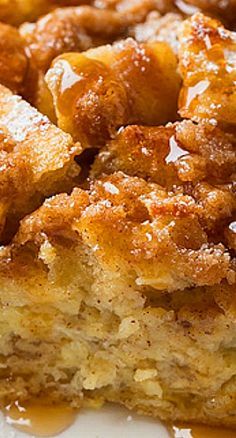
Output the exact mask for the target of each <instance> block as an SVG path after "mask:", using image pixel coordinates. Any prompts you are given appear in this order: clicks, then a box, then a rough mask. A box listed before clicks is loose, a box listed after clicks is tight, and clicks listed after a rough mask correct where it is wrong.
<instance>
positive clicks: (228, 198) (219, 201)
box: [90, 120, 236, 239]
mask: <svg viewBox="0 0 236 438" xmlns="http://www.w3.org/2000/svg"><path fill="white" fill-rule="evenodd" d="M235 166H236V144H235V137H234V135H232V134H226V133H224V132H223V131H221V130H220V129H219V128H214V127H211V126H207V125H204V124H198V125H195V124H194V123H193V122H191V121H190V120H189V121H182V122H177V123H175V124H168V125H167V126H166V127H150V128H148V127H143V126H128V127H126V128H125V129H123V130H122V131H121V132H120V133H119V134H118V135H117V137H116V138H115V139H114V140H112V141H110V142H109V143H108V144H107V145H106V146H105V147H104V148H102V149H101V151H100V152H99V154H98V156H97V157H96V159H95V162H94V164H93V166H92V169H91V172H90V176H91V177H92V178H96V177H98V176H99V175H101V174H103V173H105V174H112V173H113V172H116V171H119V170H121V171H123V172H125V173H127V174H128V175H131V176H139V177H141V178H144V179H146V180H147V181H152V182H155V183H157V184H160V185H162V186H164V187H167V188H169V190H171V189H174V190H176V188H177V187H182V188H181V190H183V192H184V193H186V194H190V195H192V196H193V197H194V199H195V200H196V201H197V203H198V205H199V217H200V221H201V223H202V225H203V226H204V228H205V229H207V230H208V232H210V233H211V234H213V235H218V237H219V236H220V235H221V237H220V238H221V239H222V229H223V226H224V223H226V222H227V221H229V220H230V218H231V216H232V214H233V213H234V212H235V211H236V197H235V193H234V190H235V189H234V185H235V174H234V170H235Z"/></svg>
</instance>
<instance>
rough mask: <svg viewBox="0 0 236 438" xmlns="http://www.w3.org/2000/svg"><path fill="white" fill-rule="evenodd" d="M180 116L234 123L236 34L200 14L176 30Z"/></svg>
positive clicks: (196, 119) (209, 121)
mask: <svg viewBox="0 0 236 438" xmlns="http://www.w3.org/2000/svg"><path fill="white" fill-rule="evenodd" d="M179 39H180V48H179V58H180V63H179V68H180V73H181V75H182V78H183V88H182V90H181V93H180V97H179V108H180V114H181V116H182V117H186V118H192V119H193V120H195V121H199V120H202V119H203V120H205V121H207V122H208V123H210V124H213V125H216V124H217V123H220V124H221V125H226V126H228V125H235V124H236V87H235V80H236V60H235V50H236V35H235V33H233V32H230V31H228V30H226V29H225V28H224V27H223V26H222V24H221V23H219V22H218V21H216V20H213V19H211V18H209V17H207V16H204V15H202V14H195V15H194V16H192V17H191V18H190V19H189V20H187V21H185V22H184V23H183V25H182V27H181V30H180V33H179Z"/></svg>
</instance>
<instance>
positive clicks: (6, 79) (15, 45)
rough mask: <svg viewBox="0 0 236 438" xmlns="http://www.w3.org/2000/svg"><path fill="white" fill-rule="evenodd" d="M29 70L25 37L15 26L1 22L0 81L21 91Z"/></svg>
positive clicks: (15, 90)
mask: <svg viewBox="0 0 236 438" xmlns="http://www.w3.org/2000/svg"><path fill="white" fill-rule="evenodd" d="M27 72H28V59H27V55H26V50H25V46H24V41H23V38H21V36H20V34H19V32H18V30H17V29H15V28H14V27H11V26H8V25H7V24H3V23H0V83H1V84H3V85H5V86H6V87H8V88H10V89H11V90H12V91H14V92H15V93H21V92H22V91H23V85H24V81H25V79H26V75H27Z"/></svg>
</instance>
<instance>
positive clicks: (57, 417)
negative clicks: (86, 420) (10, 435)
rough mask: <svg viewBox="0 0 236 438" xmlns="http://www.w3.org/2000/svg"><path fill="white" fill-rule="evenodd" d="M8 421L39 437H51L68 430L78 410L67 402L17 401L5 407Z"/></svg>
mask: <svg viewBox="0 0 236 438" xmlns="http://www.w3.org/2000/svg"><path fill="white" fill-rule="evenodd" d="M3 413H4V415H5V419H6V423H7V424H9V425H11V426H13V427H14V428H16V429H18V430H20V431H22V432H26V433H28V434H31V435H36V436H38V437H51V436H56V435H58V434H59V433H61V432H63V431H64V430H66V429H67V428H68V427H69V426H71V425H72V424H73V422H74V421H75V418H76V415H77V411H76V410H75V409H73V408H71V407H70V406H68V405H66V404H65V403H60V404H57V405H53V404H50V403H49V402H48V403H47V402H42V401H40V400H39V401H33V402H30V404H28V403H21V404H20V403H19V402H17V401H16V402H15V403H13V404H11V405H8V406H6V407H5V408H4V410H3Z"/></svg>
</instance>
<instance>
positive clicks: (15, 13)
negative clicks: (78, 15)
mask: <svg viewBox="0 0 236 438" xmlns="http://www.w3.org/2000/svg"><path fill="white" fill-rule="evenodd" d="M91 3H92V0H24V1H22V0H0V20H1V21H3V22H5V23H10V24H13V25H16V26H17V25H19V24H21V23H23V22H25V21H34V20H36V19H37V18H38V17H40V15H43V14H46V13H47V12H49V11H51V10H52V9H55V8H56V7H60V6H79V5H83V4H91Z"/></svg>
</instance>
